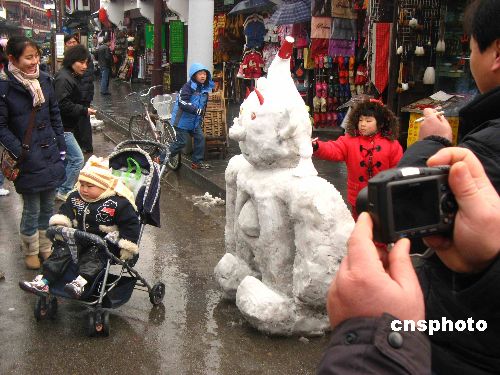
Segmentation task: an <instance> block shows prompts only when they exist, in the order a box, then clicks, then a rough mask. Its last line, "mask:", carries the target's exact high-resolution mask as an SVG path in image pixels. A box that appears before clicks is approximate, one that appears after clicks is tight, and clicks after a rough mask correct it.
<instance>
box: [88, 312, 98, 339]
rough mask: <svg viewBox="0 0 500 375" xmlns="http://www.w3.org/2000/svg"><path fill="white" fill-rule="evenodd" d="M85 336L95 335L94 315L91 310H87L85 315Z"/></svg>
mask: <svg viewBox="0 0 500 375" xmlns="http://www.w3.org/2000/svg"><path fill="white" fill-rule="evenodd" d="M86 331H87V336H89V337H94V336H95V335H96V330H95V316H94V312H93V311H89V313H88V315H87V327H86Z"/></svg>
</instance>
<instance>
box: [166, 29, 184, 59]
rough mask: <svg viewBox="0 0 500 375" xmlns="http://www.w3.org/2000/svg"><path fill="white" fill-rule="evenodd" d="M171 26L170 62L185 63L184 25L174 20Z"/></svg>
mask: <svg viewBox="0 0 500 375" xmlns="http://www.w3.org/2000/svg"><path fill="white" fill-rule="evenodd" d="M169 25H170V39H169V41H170V62H171V63H183V62H184V23H183V22H182V21H179V20H172V21H170V23H169Z"/></svg>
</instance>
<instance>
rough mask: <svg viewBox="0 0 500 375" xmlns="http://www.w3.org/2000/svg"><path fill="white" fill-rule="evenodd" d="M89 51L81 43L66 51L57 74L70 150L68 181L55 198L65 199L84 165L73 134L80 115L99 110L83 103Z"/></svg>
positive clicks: (61, 109) (66, 161)
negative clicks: (84, 76)
mask: <svg viewBox="0 0 500 375" xmlns="http://www.w3.org/2000/svg"><path fill="white" fill-rule="evenodd" d="M87 61H88V51H87V48H85V47H84V46H82V45H76V46H74V47H71V48H69V49H68V50H66V52H65V54H64V58H63V62H62V68H61V69H60V70H59V71H58V72H57V74H56V77H55V90H56V97H57V101H58V102H59V109H60V112H61V120H62V123H63V126H64V139H65V140H66V146H67V152H66V159H65V161H64V163H65V166H66V180H65V181H64V183H63V184H62V185H61V186H60V187H59V189H58V191H57V195H56V199H58V200H61V201H66V198H67V195H68V193H69V192H70V191H71V190H73V188H74V186H75V183H76V179H77V177H78V174H79V173H80V169H82V167H83V161H84V159H83V153H82V150H81V149H80V146H79V145H78V142H77V141H76V139H75V136H74V135H73V131H74V129H75V127H76V126H77V125H78V123H79V121H80V118H81V117H84V116H85V117H88V116H90V115H93V114H95V113H96V110H95V109H92V108H89V107H86V106H84V105H82V104H80V103H81V101H82V94H81V91H80V88H79V87H80V84H81V77H82V75H83V73H85V71H86V70H87Z"/></svg>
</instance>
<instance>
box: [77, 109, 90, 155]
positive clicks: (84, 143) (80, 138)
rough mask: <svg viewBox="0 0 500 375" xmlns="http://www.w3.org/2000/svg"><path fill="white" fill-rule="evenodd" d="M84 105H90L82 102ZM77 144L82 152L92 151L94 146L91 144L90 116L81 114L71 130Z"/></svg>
mask: <svg viewBox="0 0 500 375" xmlns="http://www.w3.org/2000/svg"><path fill="white" fill-rule="evenodd" d="M82 104H83V105H85V106H86V107H89V106H90V103H82ZM73 134H74V136H75V139H76V141H77V142H78V145H79V146H80V148H81V149H82V151H83V152H92V151H93V150H94V147H93V146H92V126H91V125H90V116H81V117H80V119H79V121H78V124H77V125H76V126H75V129H74V130H73Z"/></svg>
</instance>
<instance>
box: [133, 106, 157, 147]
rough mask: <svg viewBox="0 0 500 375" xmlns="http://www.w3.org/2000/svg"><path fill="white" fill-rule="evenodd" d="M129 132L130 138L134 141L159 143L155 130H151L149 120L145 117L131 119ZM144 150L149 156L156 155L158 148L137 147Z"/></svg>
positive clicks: (137, 116) (138, 116)
mask: <svg viewBox="0 0 500 375" xmlns="http://www.w3.org/2000/svg"><path fill="white" fill-rule="evenodd" d="M128 132H129V135H130V138H131V139H133V140H134V141H154V142H158V139H156V137H157V135H156V133H155V132H154V130H153V129H152V128H151V125H150V124H149V122H148V120H147V119H146V118H145V117H144V115H136V116H133V117H132V118H131V119H130V122H129V124H128ZM137 147H139V148H141V149H142V150H144V151H146V152H147V153H148V154H151V155H153V154H155V153H157V151H158V148H157V147H154V146H139V145H138V146H137Z"/></svg>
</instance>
